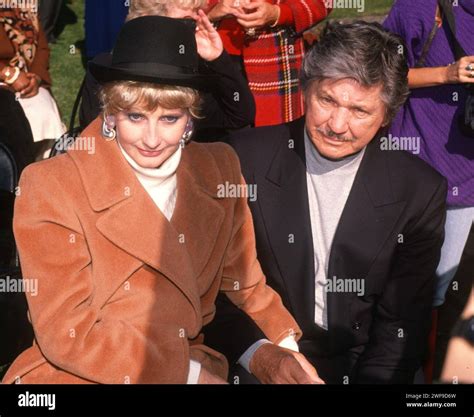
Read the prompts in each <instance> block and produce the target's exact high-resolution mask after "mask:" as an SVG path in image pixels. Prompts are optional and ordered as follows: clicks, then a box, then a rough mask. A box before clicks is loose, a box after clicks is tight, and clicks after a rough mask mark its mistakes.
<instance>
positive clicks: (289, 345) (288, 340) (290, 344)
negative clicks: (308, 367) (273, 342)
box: [278, 336, 300, 352]
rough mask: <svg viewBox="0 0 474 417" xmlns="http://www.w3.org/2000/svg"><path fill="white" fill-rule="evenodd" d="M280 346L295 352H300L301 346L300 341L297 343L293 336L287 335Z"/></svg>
mask: <svg viewBox="0 0 474 417" xmlns="http://www.w3.org/2000/svg"><path fill="white" fill-rule="evenodd" d="M278 346H280V347H282V348H285V349H289V350H293V351H295V352H299V351H300V348H299V347H298V343H296V340H295V338H294V337H293V336H287V337H285V338H284V339H283V340H282V341H281V342H280V343H278Z"/></svg>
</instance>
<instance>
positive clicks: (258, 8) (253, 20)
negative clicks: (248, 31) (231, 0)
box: [234, 0, 280, 28]
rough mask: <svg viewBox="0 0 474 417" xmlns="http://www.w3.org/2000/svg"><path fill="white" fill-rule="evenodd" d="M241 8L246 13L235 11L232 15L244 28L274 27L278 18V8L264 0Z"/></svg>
mask: <svg viewBox="0 0 474 417" xmlns="http://www.w3.org/2000/svg"><path fill="white" fill-rule="evenodd" d="M243 8H244V10H245V11H246V12H247V13H241V12H239V11H236V12H235V13H234V15H235V17H236V18H237V22H238V23H239V24H240V25H241V26H242V27H244V28H256V27H257V28H258V27H265V26H270V25H274V24H275V23H276V22H277V21H278V19H279V17H280V7H279V6H278V5H276V4H270V3H267V2H266V1H265V0H254V1H252V2H251V3H249V4H248V5H246V6H244V7H243Z"/></svg>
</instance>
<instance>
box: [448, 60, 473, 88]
mask: <svg viewBox="0 0 474 417" xmlns="http://www.w3.org/2000/svg"><path fill="white" fill-rule="evenodd" d="M468 68H471V69H468ZM463 83H471V84H472V83H474V56H473V55H471V56H465V57H462V58H461V59H460V60H459V61H456V62H455V63H454V64H451V65H448V66H447V67H446V84H463Z"/></svg>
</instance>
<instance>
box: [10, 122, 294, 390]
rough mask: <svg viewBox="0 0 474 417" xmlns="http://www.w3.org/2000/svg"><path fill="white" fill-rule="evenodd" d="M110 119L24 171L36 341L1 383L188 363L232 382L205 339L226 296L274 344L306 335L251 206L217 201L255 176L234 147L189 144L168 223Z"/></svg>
mask: <svg viewBox="0 0 474 417" xmlns="http://www.w3.org/2000/svg"><path fill="white" fill-rule="evenodd" d="M101 123H102V121H101V119H100V118H98V119H96V120H95V121H94V122H93V123H92V124H91V125H89V127H88V128H87V129H86V130H85V131H84V132H83V134H82V138H80V139H78V140H77V142H76V144H75V145H74V149H72V150H69V151H68V152H67V153H66V154H64V155H60V156H57V157H54V158H52V159H50V160H46V161H43V162H40V163H36V164H33V165H31V166H29V167H28V168H27V169H26V170H25V171H24V173H23V175H22V178H21V181H20V195H19V196H18V197H17V200H16V206H15V216H14V231H15V237H16V240H17V244H18V248H19V252H20V261H21V267H22V272H23V278H24V279H29V280H37V285H38V290H37V295H34V294H33V293H31V294H30V293H27V300H28V306H29V315H30V320H31V322H32V324H33V328H34V331H35V340H34V343H33V346H32V347H30V348H29V349H27V350H26V351H25V352H23V353H22V354H21V355H20V356H19V357H18V358H17V359H16V360H15V361H14V363H13V364H12V366H11V367H10V369H9V370H8V372H7V374H6V376H5V377H4V380H3V382H5V383H13V382H17V383H18V382H20V383H106V384H122V383H185V382H186V380H187V376H188V372H189V360H190V358H191V359H194V360H197V361H199V362H200V363H201V364H202V366H203V367H205V368H206V369H208V370H210V371H211V372H214V373H215V374H217V375H220V376H221V377H223V378H225V377H226V374H227V363H226V360H225V358H224V357H223V356H222V355H221V354H220V353H218V352H215V351H213V350H212V349H210V348H208V347H206V346H205V341H204V338H203V336H202V334H201V333H200V332H201V328H202V326H203V325H205V324H207V323H209V322H210V321H211V320H212V319H213V316H214V312H215V307H214V301H215V298H216V295H217V293H218V291H224V292H225V293H226V294H227V296H228V297H229V298H230V299H231V301H232V302H233V303H235V304H236V305H238V306H239V307H240V308H241V309H243V310H244V311H245V312H246V313H247V314H249V315H250V316H251V317H252V318H253V319H254V320H255V321H256V323H257V324H258V325H259V327H260V328H261V329H262V330H263V332H264V333H265V334H266V336H267V337H268V338H269V339H270V340H271V341H274V342H278V341H280V340H282V339H283V338H285V337H286V336H288V334H289V332H295V333H296V334H297V335H300V330H299V328H298V326H297V324H296V322H295V321H294V320H293V318H292V317H291V316H290V314H289V313H288V312H287V310H286V309H285V308H284V307H283V304H282V302H281V299H280V297H279V296H278V295H277V293H275V292H274V291H273V290H272V289H270V287H268V286H267V285H266V284H265V277H264V275H263V273H262V270H261V268H260V265H259V263H258V261H257V257H256V249H255V238H254V230H253V223H252V218H251V214H250V211H249V209H248V206H247V201H246V199H245V198H219V197H221V196H220V195H218V186H219V184H225V183H226V181H228V182H229V183H230V184H241V183H242V182H243V179H242V176H241V173H240V166H239V162H238V158H237V156H236V155H235V153H234V152H233V150H232V149H231V148H230V147H229V146H228V145H225V144H222V143H214V144H198V143H191V144H189V145H188V146H187V147H186V148H185V149H184V150H183V155H182V159H181V162H180V165H179V166H178V170H177V184H178V185H177V202H176V208H175V211H174V214H173V217H172V218H171V221H168V220H167V219H166V217H165V216H164V215H163V214H162V213H161V212H160V211H159V209H158V208H157V207H156V206H155V204H154V203H153V201H152V199H151V198H150V197H149V195H148V194H147V192H146V191H145V189H144V188H143V187H142V186H141V184H140V183H139V182H138V180H137V178H136V176H135V174H134V172H133V170H132V169H131V167H130V166H129V165H128V164H127V162H126V161H125V159H124V157H123V155H122V154H121V152H120V149H119V148H118V146H117V143H116V142H115V141H111V142H107V141H105V140H104V138H103V137H102V136H101V134H100V131H101ZM91 144H93V146H91ZM94 147H95V149H94ZM91 151H93V152H91ZM236 337H238V335H236Z"/></svg>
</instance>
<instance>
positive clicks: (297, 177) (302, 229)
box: [257, 119, 314, 330]
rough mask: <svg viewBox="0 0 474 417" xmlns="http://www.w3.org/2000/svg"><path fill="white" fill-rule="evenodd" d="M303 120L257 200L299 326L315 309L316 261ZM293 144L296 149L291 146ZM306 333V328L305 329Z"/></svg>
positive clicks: (295, 127)
mask: <svg viewBox="0 0 474 417" xmlns="http://www.w3.org/2000/svg"><path fill="white" fill-rule="evenodd" d="M303 129H304V120H303V119H301V120H300V121H298V123H294V124H292V125H290V130H289V131H285V138H284V139H282V140H281V146H280V147H279V149H278V150H277V152H276V154H275V156H274V158H273V161H272V163H271V165H270V169H269V170H268V172H267V174H266V176H265V178H264V179H262V180H261V181H258V182H259V189H258V194H259V198H258V199H257V201H258V203H259V205H260V208H261V210H262V218H263V219H264V220H263V221H264V222H265V227H266V230H267V233H268V238H269V241H270V245H271V247H272V249H273V253H274V255H275V259H276V261H277V264H278V267H279V269H280V272H281V276H282V277H283V281H284V286H285V288H286V291H287V293H288V300H289V302H290V305H291V309H292V312H293V314H294V315H295V317H296V319H297V321H298V323H300V325H301V324H302V323H304V322H306V321H307V320H308V318H311V317H312V315H313V313H312V311H313V305H314V260H313V243H312V235H311V223H310V217H309V207H308V193H307V188H306V167H305V157H304V141H303V132H304V130H303ZM289 139H293V140H294V148H291V147H289V146H288V144H289V142H288V141H289ZM302 327H303V330H304V325H303V326H302Z"/></svg>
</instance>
